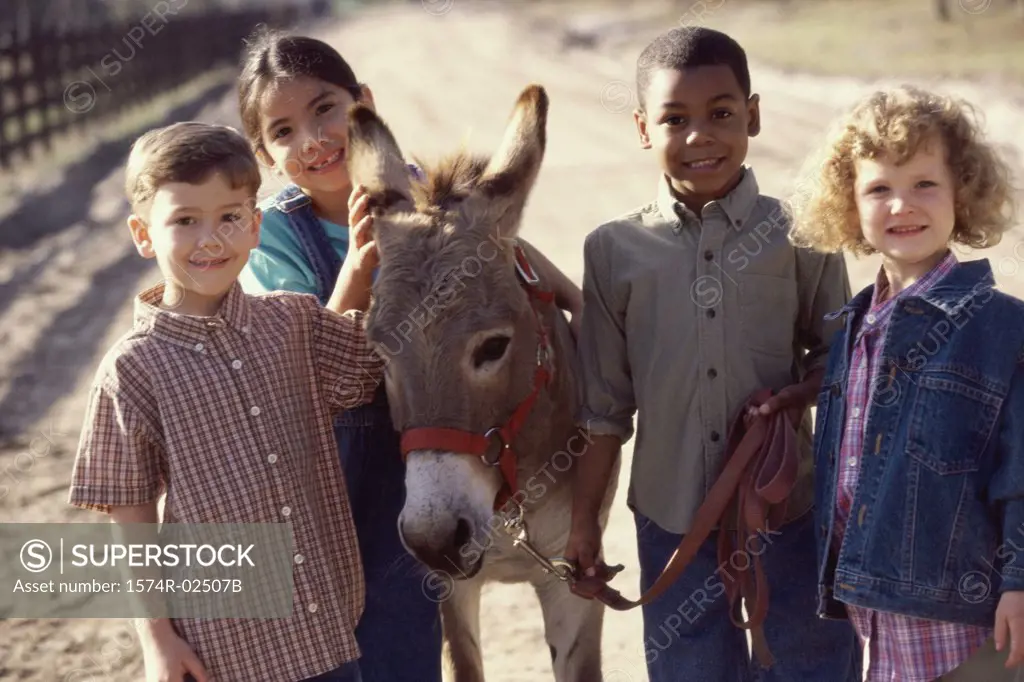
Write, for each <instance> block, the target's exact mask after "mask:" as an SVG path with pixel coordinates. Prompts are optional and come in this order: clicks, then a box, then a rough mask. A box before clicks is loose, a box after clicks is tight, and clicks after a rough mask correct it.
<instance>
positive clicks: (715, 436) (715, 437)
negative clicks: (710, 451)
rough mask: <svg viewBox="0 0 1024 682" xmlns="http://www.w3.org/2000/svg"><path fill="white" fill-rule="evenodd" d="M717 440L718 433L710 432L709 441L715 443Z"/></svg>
mask: <svg viewBox="0 0 1024 682" xmlns="http://www.w3.org/2000/svg"><path fill="white" fill-rule="evenodd" d="M718 438H719V436H718V431H712V432H711V440H712V442H717V441H718Z"/></svg>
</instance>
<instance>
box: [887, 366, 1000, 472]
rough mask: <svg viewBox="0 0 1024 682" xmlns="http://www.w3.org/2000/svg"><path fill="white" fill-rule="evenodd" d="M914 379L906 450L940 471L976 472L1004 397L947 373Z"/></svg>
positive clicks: (936, 470)
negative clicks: (943, 375)
mask: <svg viewBox="0 0 1024 682" xmlns="http://www.w3.org/2000/svg"><path fill="white" fill-rule="evenodd" d="M915 383H916V384H917V390H916V392H915V395H914V402H913V403H912V405H911V406H910V416H909V424H908V429H907V454H908V455H910V457H912V458H913V459H915V460H916V461H918V462H920V463H921V464H923V465H924V466H925V467H927V468H928V469H931V470H932V471H934V472H935V473H937V474H941V475H945V474H962V473H968V472H971V471H977V470H978V468H979V467H980V464H981V458H982V455H983V454H984V453H985V449H986V447H987V445H988V442H989V439H990V438H991V437H992V432H993V430H994V428H995V425H996V421H997V419H998V418H999V409H1000V406H1001V405H1002V399H1001V398H1000V397H999V396H996V395H993V394H992V393H990V392H988V391H985V390H982V389H980V388H978V387H976V386H973V385H971V384H969V383H967V382H965V381H962V380H957V379H953V378H949V377H940V376H929V375H922V376H920V377H918V378H917V380H916V382H915Z"/></svg>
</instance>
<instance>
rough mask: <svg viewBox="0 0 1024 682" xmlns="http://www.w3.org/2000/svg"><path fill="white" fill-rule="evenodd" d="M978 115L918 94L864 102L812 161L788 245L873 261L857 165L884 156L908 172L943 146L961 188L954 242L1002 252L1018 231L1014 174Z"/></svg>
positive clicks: (793, 211) (793, 204)
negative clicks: (923, 151)
mask: <svg viewBox="0 0 1024 682" xmlns="http://www.w3.org/2000/svg"><path fill="white" fill-rule="evenodd" d="M974 113H975V112H974V108H973V107H972V106H971V105H970V104H969V103H967V102H965V101H963V100H959V99H955V98H952V97H947V96H944V95H940V94H937V93H934V92H928V91H925V90H922V89H920V88H916V87H913V86H902V87H899V88H894V89H890V90H881V91H877V92H875V93H873V94H871V95H869V96H868V97H866V98H864V99H863V100H861V101H860V102H858V103H857V104H856V105H855V106H854V107H853V108H852V109H851V110H850V111H849V112H848V113H847V114H846V115H845V116H844V117H842V118H841V119H840V120H839V121H837V123H836V124H835V126H834V128H833V129H832V130H831V132H830V134H829V136H828V138H827V141H826V143H825V145H823V147H822V148H821V149H820V150H819V151H818V153H817V154H816V155H812V156H811V157H809V159H808V163H807V165H806V167H805V169H804V172H803V173H802V179H801V180H799V181H798V183H797V189H796V191H795V192H794V195H793V197H792V198H791V199H790V200H789V201H788V202H787V212H788V213H789V215H790V218H791V220H792V229H791V231H790V240H791V241H792V242H793V243H794V244H796V245H797V246H804V247H810V248H812V249H815V250H817V251H823V252H827V253H836V252H840V251H848V252H851V253H854V254H856V255H869V254H872V253H874V252H875V249H874V248H872V247H871V246H870V245H869V244H868V243H867V241H865V239H864V235H863V234H862V233H861V228H860V219H859V217H858V214H857V207H856V204H855V200H854V194H853V193H854V180H855V166H854V162H855V161H856V160H857V159H877V158H879V157H880V156H886V157H887V158H890V159H892V160H893V161H894V162H895V163H897V164H902V163H905V162H906V161H908V160H909V159H911V158H912V157H913V156H914V154H916V153H917V151H918V149H920V148H921V147H922V146H923V145H927V144H928V143H929V142H931V141H933V140H935V139H936V138H938V139H940V140H941V141H942V142H943V145H944V147H945V150H946V162H947V163H948V164H949V168H950V171H951V174H952V177H953V180H954V182H955V185H956V187H955V191H954V206H955V213H956V222H955V225H954V228H953V234H952V237H951V240H952V241H954V242H957V243H960V244H964V245H966V246H969V247H973V248H985V247H989V246H994V245H996V244H998V243H999V241H1000V240H1001V238H1002V235H1003V233H1004V232H1006V231H1007V230H1008V229H1010V227H1012V224H1013V216H1014V208H1015V207H1014V205H1013V188H1012V187H1011V185H1010V171H1009V167H1008V166H1007V164H1006V163H1005V161H1004V160H1003V159H1001V158H1000V156H999V154H998V152H997V151H996V150H995V148H994V147H993V146H992V145H991V144H989V143H988V142H987V141H985V140H984V139H983V135H982V133H981V130H980V126H979V125H978V123H977V122H976V117H975V116H974Z"/></svg>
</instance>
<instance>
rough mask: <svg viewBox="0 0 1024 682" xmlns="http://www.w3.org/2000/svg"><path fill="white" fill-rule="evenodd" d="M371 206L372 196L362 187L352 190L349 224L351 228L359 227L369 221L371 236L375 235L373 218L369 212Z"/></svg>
mask: <svg viewBox="0 0 1024 682" xmlns="http://www.w3.org/2000/svg"><path fill="white" fill-rule="evenodd" d="M369 204H370V195H369V194H368V193H367V191H366V188H365V187H363V186H362V185H356V186H355V187H353V188H352V194H350V195H349V197H348V224H349V226H351V227H358V226H359V224H360V223H361V222H362V221H367V225H369V227H370V234H373V216H372V215H370V214H369V213H368V211H367V207H368V206H369Z"/></svg>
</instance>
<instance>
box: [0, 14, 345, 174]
mask: <svg viewBox="0 0 1024 682" xmlns="http://www.w3.org/2000/svg"><path fill="white" fill-rule="evenodd" d="M45 2H47V0H0V3H2V4H4V5H5V6H7V7H10V6H12V5H19V4H20V7H21V9H22V10H23V11H22V13H21V14H20V15H18V14H17V13H14V14H9V15H8V16H7V19H8V20H7V21H4V22H3V23H0V167H3V168H10V167H11V166H12V163H13V162H14V161H16V160H17V159H18V158H23V159H28V158H31V157H32V156H33V155H35V154H36V153H38V152H39V151H40V150H41V149H42V150H46V151H49V150H50V149H51V147H52V144H53V137H54V136H55V135H57V134H61V133H64V132H66V131H68V130H69V129H72V130H74V129H75V128H82V127H85V126H87V125H93V124H97V123H101V122H103V121H105V120H107V119H109V118H111V117H112V116H116V115H119V114H121V113H123V112H125V111H126V110H128V109H131V108H132V107H135V106H137V105H139V104H141V103H143V102H145V101H147V100H149V99H150V98H152V97H153V96H155V95H157V94H159V93H161V92H163V91H166V90H167V89H169V88H174V87H176V86H179V85H181V84H183V83H185V82H186V81H188V80H190V79H192V78H195V77H196V76H199V75H201V74H202V73H204V72H206V71H208V70H209V69H211V68H216V67H218V66H220V65H222V64H237V63H238V61H239V59H240V57H241V51H242V48H243V43H242V40H243V38H245V37H246V36H247V35H249V34H250V33H251V32H252V30H253V29H254V28H255V27H256V26H257V24H260V23H265V24H269V25H271V26H286V25H289V24H291V23H293V22H294V21H295V20H296V19H298V18H299V14H300V9H299V8H298V7H297V6H296V5H294V4H291V3H287V2H281V3H277V4H274V5H271V6H268V7H266V8H263V9H253V8H250V9H246V10H235V11H226V10H208V9H207V10H195V9H194V8H188V7H187V5H188V0H159V1H157V2H153V3H152V4H151V8H150V10H149V11H148V12H146V13H144V14H142V13H140V14H138V16H136V17H134V18H133V19H125V18H111V17H109V16H108V17H103V16H100V17H97V16H95V14H96V12H95V9H94V11H93V16H89V17H85V18H84V19H83V18H82V17H81V16H79V17H77V18H75V19H72V18H71V17H68V18H67V20H66V21H64V20H62V18H61V17H59V16H58V17H54V16H53V15H52V13H51V14H50V15H49V16H42V15H41V13H40V12H39V11H37V8H38V7H40V6H41V5H40V3H45ZM75 2H76V3H81V4H78V5H77V6H78V7H79V8H81V7H83V6H85V5H86V4H87V2H88V0H75ZM29 3H31V4H29ZM196 4H197V5H198V3H196ZM93 7H94V8H95V7H98V5H93ZM310 7H311V5H308V4H307V5H304V6H303V10H302V11H306V12H308V10H309V8H310ZM315 7H316V8H317V11H318V13H326V12H327V3H318V4H316V5H315ZM12 16H19V17H20V20H18V21H11V20H10V17H12ZM54 19H56V21H55V20H54Z"/></svg>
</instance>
